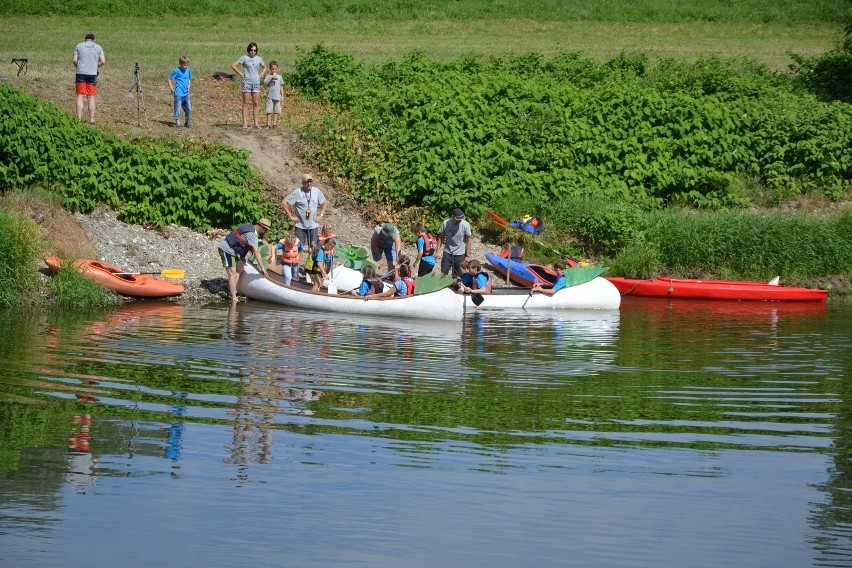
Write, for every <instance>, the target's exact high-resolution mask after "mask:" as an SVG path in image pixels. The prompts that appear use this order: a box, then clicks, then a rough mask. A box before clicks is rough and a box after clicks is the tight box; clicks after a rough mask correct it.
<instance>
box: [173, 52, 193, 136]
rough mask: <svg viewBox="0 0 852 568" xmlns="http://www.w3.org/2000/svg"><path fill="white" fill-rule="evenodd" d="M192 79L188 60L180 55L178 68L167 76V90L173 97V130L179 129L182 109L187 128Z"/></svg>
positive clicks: (190, 109)
mask: <svg viewBox="0 0 852 568" xmlns="http://www.w3.org/2000/svg"><path fill="white" fill-rule="evenodd" d="M191 79H192V71H190V69H189V59H188V58H187V57H186V56H185V55H181V56H180V58H179V59H178V66H177V67H175V70H174V71H172V74H171V75H169V90H170V91H171V92H172V94H173V95H174V96H175V114H174V119H175V128H180V109H181V108H182V109H183V114H184V117H185V118H186V123H185V124H184V126H186V127H187V128H189V117H190V116H192V105H191V104H190V103H189V83H190V80H191Z"/></svg>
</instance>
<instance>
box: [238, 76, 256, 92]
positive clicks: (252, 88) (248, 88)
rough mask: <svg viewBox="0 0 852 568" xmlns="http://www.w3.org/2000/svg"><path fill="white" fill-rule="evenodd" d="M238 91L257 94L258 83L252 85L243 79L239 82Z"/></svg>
mask: <svg viewBox="0 0 852 568" xmlns="http://www.w3.org/2000/svg"><path fill="white" fill-rule="evenodd" d="M240 90H241V91H242V92H244V93H259V92H260V83H252V82H251V81H246V80H245V79H243V80H242V81H240Z"/></svg>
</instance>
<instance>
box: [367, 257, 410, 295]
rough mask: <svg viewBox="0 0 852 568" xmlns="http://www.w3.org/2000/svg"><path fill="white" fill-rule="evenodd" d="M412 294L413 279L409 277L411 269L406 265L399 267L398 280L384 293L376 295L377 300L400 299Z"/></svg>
mask: <svg viewBox="0 0 852 568" xmlns="http://www.w3.org/2000/svg"><path fill="white" fill-rule="evenodd" d="M412 294H414V278H412V277H411V267H410V266H408V265H407V264H401V265H400V266H399V280H397V281H396V282H394V283H393V286H392V287H391V288H389V289H388V290H385V291H384V292H381V293H379V294H376V297H379V298H402V297H404V296H410V295H412Z"/></svg>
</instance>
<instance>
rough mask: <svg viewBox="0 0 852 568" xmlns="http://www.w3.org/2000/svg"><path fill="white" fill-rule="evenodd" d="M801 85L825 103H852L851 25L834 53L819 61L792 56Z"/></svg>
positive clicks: (822, 56) (822, 57)
mask: <svg viewBox="0 0 852 568" xmlns="http://www.w3.org/2000/svg"><path fill="white" fill-rule="evenodd" d="M793 59H794V60H795V62H796V65H794V66H793V70H794V71H795V72H796V73H797V78H798V81H799V82H800V83H801V84H802V85H803V86H804V87H805V88H807V89H808V90H810V91H811V92H812V93H814V94H815V95H817V96H818V97H819V98H820V99H822V100H824V101H842V102H844V103H852V23H849V24H847V25H846V37H845V39H844V40H843V42H841V43H840V44H839V45H837V47H835V49H833V50H831V51H828V52H827V53H823V54H822V55H818V56H816V57H804V56H801V55H797V54H793Z"/></svg>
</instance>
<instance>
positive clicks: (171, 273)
mask: <svg viewBox="0 0 852 568" xmlns="http://www.w3.org/2000/svg"><path fill="white" fill-rule="evenodd" d="M112 274H113V276H139V275H141V274H154V275H157V276H163V277H165V278H171V279H172V280H180V279H181V278H183V277H184V276H185V275H186V272H185V271H184V270H181V269H180V268H166V269H164V270H161V271H159V272H113V273H112Z"/></svg>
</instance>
